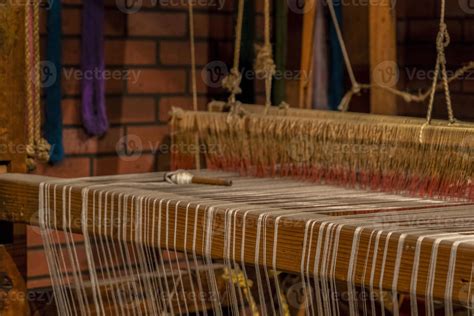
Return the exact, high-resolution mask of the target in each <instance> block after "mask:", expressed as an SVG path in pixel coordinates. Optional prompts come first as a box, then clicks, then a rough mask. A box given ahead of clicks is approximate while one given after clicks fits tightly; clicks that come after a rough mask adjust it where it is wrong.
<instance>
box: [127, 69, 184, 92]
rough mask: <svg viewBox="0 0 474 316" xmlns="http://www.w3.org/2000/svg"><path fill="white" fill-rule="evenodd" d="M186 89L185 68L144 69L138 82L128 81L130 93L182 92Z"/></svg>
mask: <svg viewBox="0 0 474 316" xmlns="http://www.w3.org/2000/svg"><path fill="white" fill-rule="evenodd" d="M185 89H186V74H185V71H184V70H158V69H142V70H140V74H139V76H138V80H137V81H136V82H132V81H131V80H129V81H128V92H130V93H182V92H184V91H185Z"/></svg>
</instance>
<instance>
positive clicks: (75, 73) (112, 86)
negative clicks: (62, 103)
mask: <svg viewBox="0 0 474 316" xmlns="http://www.w3.org/2000/svg"><path fill="white" fill-rule="evenodd" d="M115 71H116V72H117V73H118V77H115V75H114V77H112V73H113V72H114V70H113V69H107V75H108V76H109V79H106V80H105V92H106V93H122V92H123V87H124V82H125V80H126V79H127V78H126V76H124V75H123V72H124V70H115ZM129 73H130V72H129ZM119 77H120V78H119ZM81 79H82V72H81V71H80V69H78V68H71V67H64V68H63V72H62V90H63V94H65V95H80V94H81Z"/></svg>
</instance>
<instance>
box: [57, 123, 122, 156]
mask: <svg viewBox="0 0 474 316" xmlns="http://www.w3.org/2000/svg"><path fill="white" fill-rule="evenodd" d="M121 137H122V129H121V128H118V127H113V128H110V129H109V130H108V131H107V133H106V134H105V135H104V136H103V137H100V138H99V137H89V136H88V135H86V133H85V132H84V130H83V129H80V128H66V129H64V134H63V142H64V150H65V152H66V153H67V154H96V153H115V152H116V151H117V150H116V147H117V146H118V145H117V144H118V142H119V140H120V138H121Z"/></svg>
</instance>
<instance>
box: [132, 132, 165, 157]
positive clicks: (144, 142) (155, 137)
mask: <svg viewBox="0 0 474 316" xmlns="http://www.w3.org/2000/svg"><path fill="white" fill-rule="evenodd" d="M168 134H169V127H168V125H149V126H130V127H128V129H127V137H134V138H136V139H137V140H139V141H140V142H141V146H142V148H143V151H152V152H155V151H156V150H157V149H160V148H159V147H160V146H161V145H162V144H163V143H164V142H165V140H166V138H167V137H168Z"/></svg>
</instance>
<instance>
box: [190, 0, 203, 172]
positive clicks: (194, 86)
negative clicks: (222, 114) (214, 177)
mask: <svg viewBox="0 0 474 316" xmlns="http://www.w3.org/2000/svg"><path fill="white" fill-rule="evenodd" d="M188 11H189V42H190V45H191V85H192V91H193V92H192V93H193V110H194V111H196V112H197V110H198V100H197V84H196V49H195V45H194V10H193V1H192V0H189V1H188ZM195 139H196V150H195V156H194V159H195V164H196V169H197V170H200V169H201V157H200V155H199V135H198V134H196V136H195Z"/></svg>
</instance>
